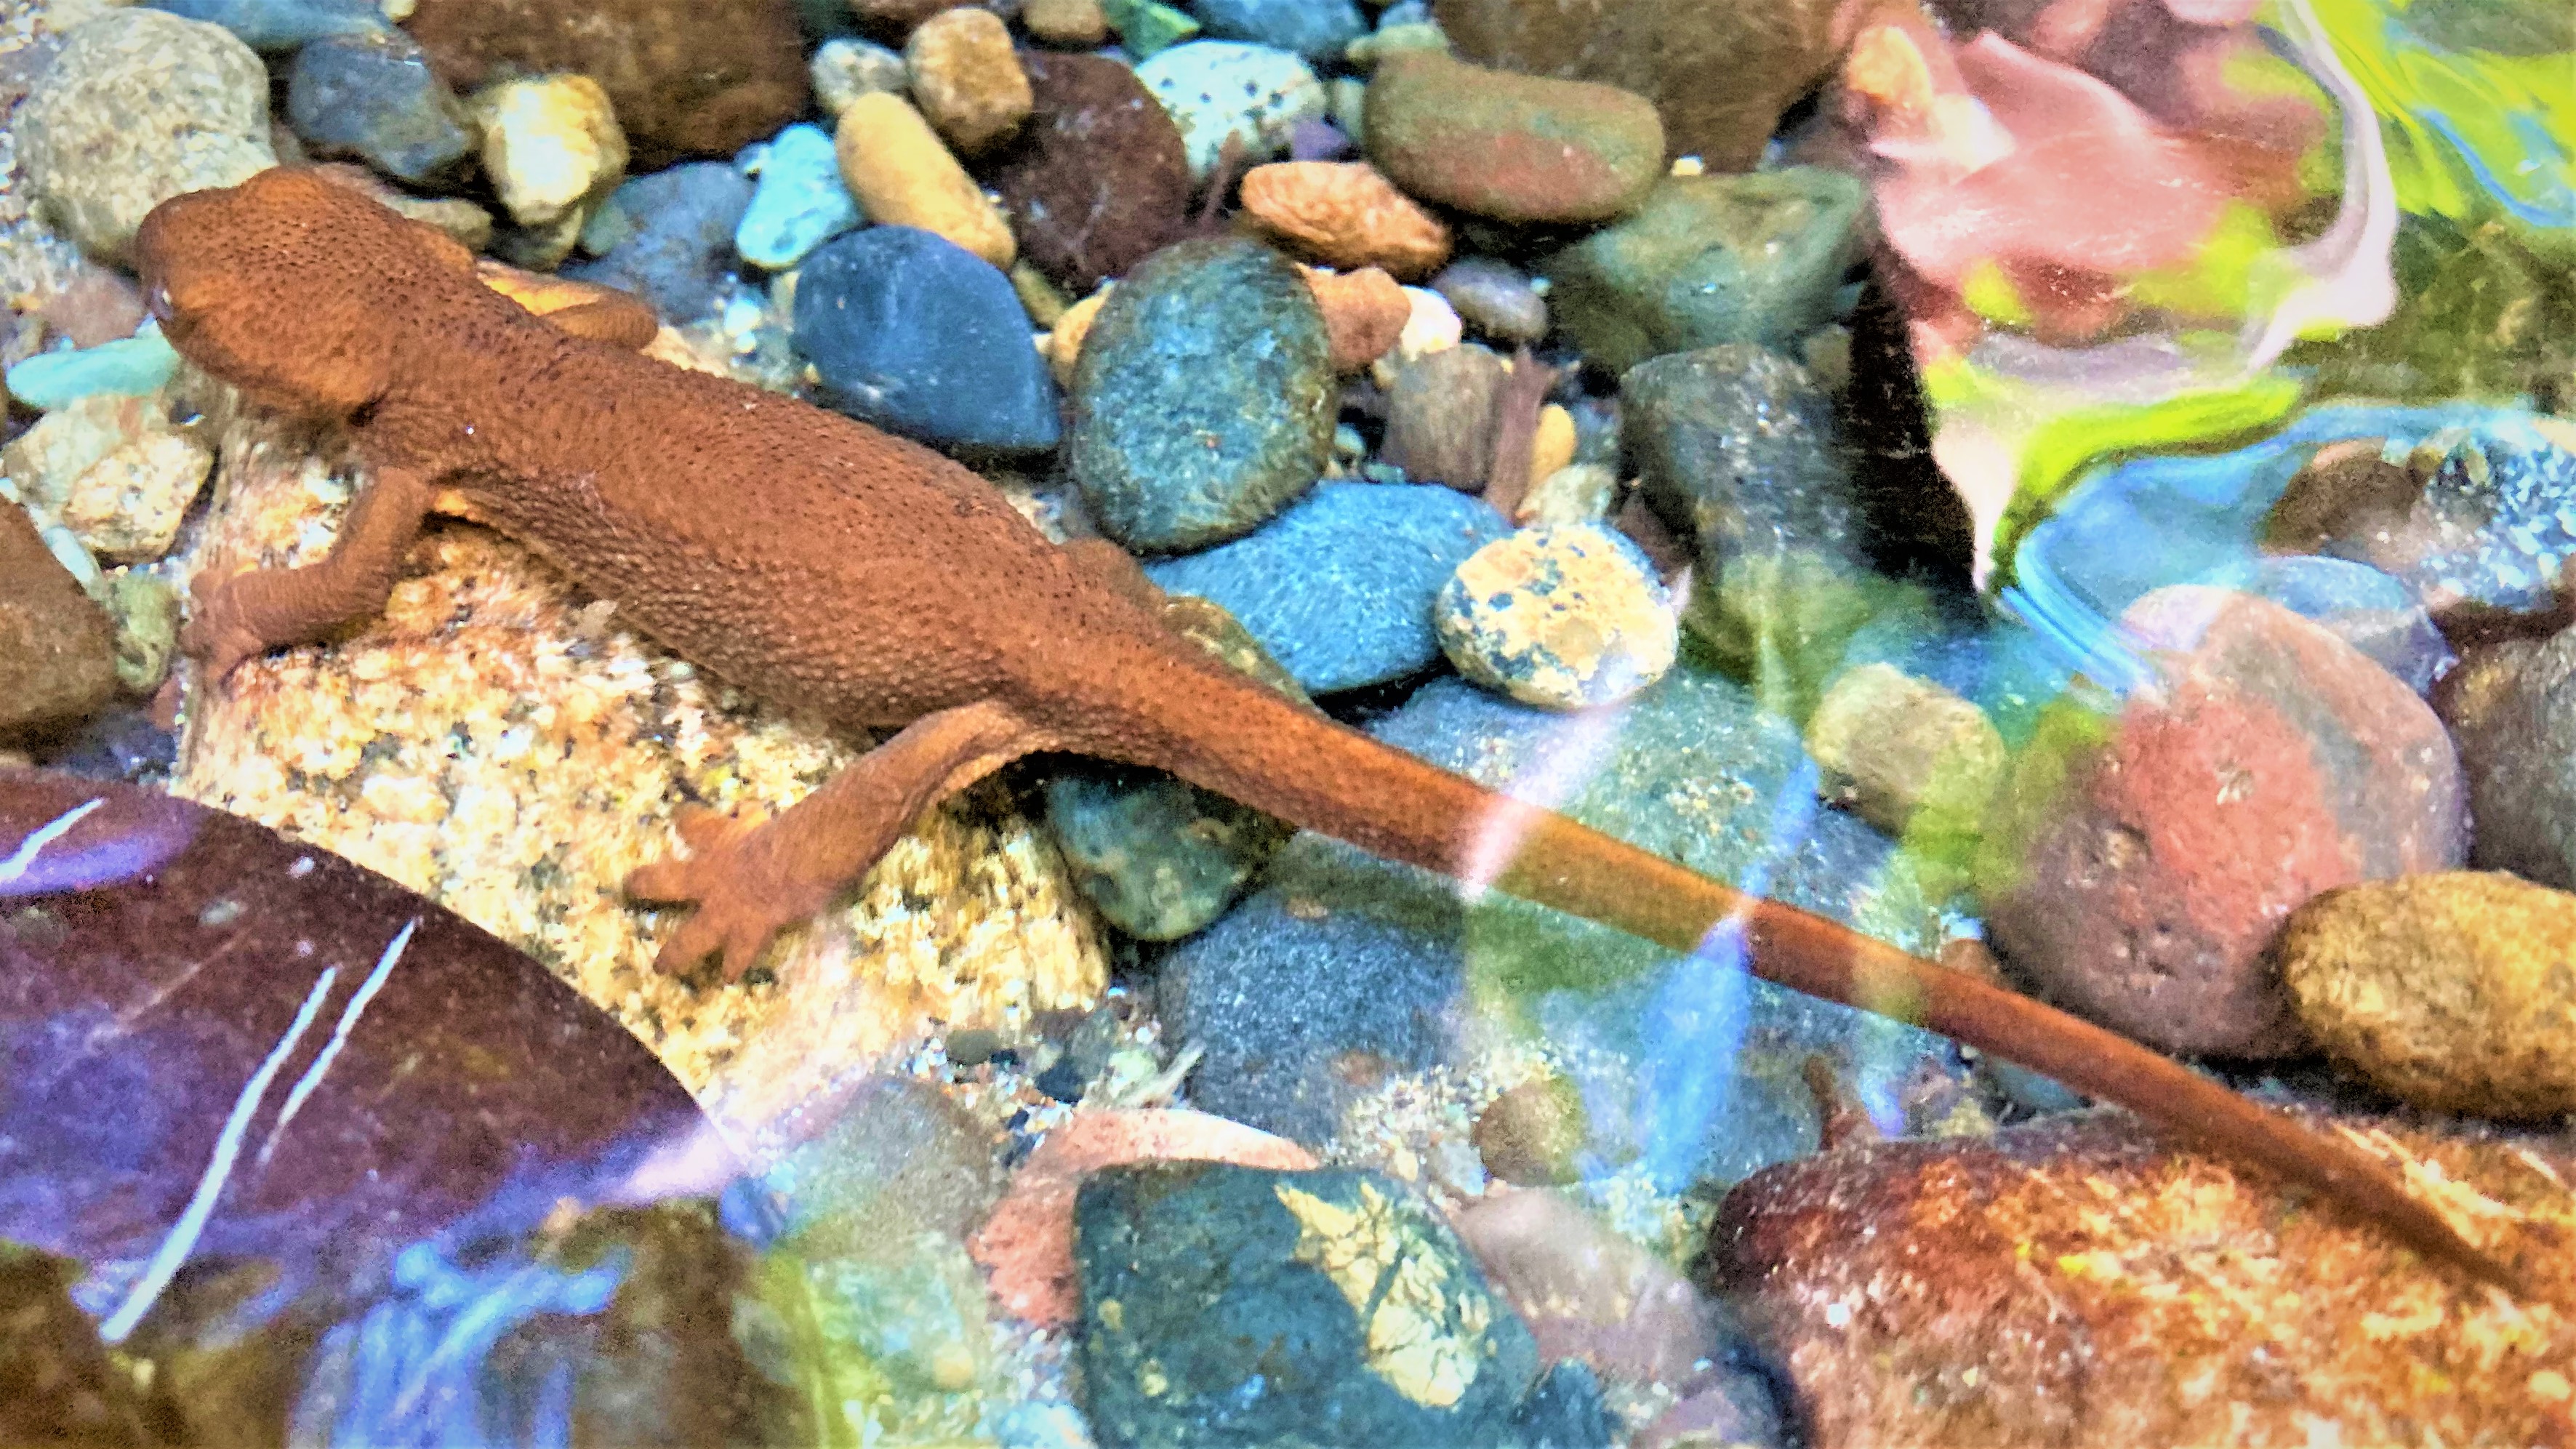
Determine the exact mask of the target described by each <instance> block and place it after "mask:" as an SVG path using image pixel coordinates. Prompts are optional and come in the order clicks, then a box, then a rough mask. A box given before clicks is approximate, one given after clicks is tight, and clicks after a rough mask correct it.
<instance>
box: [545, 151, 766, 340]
mask: <svg viewBox="0 0 2576 1449" xmlns="http://www.w3.org/2000/svg"><path fill="white" fill-rule="evenodd" d="M751 192H752V184H751V181H750V178H748V177H746V176H744V175H743V174H742V173H740V172H738V171H736V170H734V169H733V168H732V167H731V166H729V165H726V164H725V163H724V162H721V161H695V162H691V163H690V164H688V165H686V166H674V167H671V168H670V169H669V170H667V171H656V172H653V173H651V174H650V175H645V176H638V177H636V178H635V179H634V180H632V181H629V182H627V183H626V184H625V185H623V186H620V187H618V188H617V191H616V194H615V195H614V196H612V197H611V198H610V200H609V204H610V205H611V206H614V207H616V208H617V209H618V210H619V211H620V212H622V213H624V214H625V216H626V217H627V219H628V220H629V221H630V223H631V224H632V226H633V228H634V229H633V231H632V232H631V233H629V234H628V236H627V237H626V239H625V240H623V241H620V242H619V243H618V244H617V245H616V246H615V247H613V248H611V249H610V250H609V252H608V253H607V254H606V255H605V256H602V257H600V258H599V259H598V260H596V261H591V262H584V263H581V264H579V265H576V266H569V267H566V268H564V269H563V274H564V275H565V276H567V277H572V278H575V279H577V280H579V281H584V282H597V283H599V284H600V285H602V286H608V287H616V288H619V289H620V290H623V291H628V292H633V293H634V294H636V295H637V296H639V297H642V298H643V299H644V300H646V301H648V302H650V303H652V304H653V310H654V311H656V312H659V313H660V314H662V317H663V318H664V319H665V320H666V321H670V322H694V321H696V320H697V319H698V318H700V317H703V316H705V315H707V313H709V312H711V311H713V310H714V309H715V305H716V292H717V288H718V286H719V284H720V283H721V282H722V280H723V278H724V276H725V273H726V271H727V270H728V268H729V267H730V266H731V264H732V261H733V232H734V228H735V227H737V226H740V225H741V224H742V214H743V212H744V210H745V209H747V208H748V207H750V205H751Z"/></svg>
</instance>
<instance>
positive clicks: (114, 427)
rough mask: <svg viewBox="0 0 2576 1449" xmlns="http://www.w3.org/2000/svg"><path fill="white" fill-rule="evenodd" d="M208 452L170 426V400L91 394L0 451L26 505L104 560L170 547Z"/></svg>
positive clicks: (209, 459)
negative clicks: (69, 531)
mask: <svg viewBox="0 0 2576 1449" xmlns="http://www.w3.org/2000/svg"><path fill="white" fill-rule="evenodd" d="M213 464H214V455H213V453H212V452H210V451H209V450H208V449H207V447H206V445H205V443H204V442H202V441H200V440H199V438H198V437H197V434H196V431H195V430H194V429H186V428H176V427H173V426H172V425H171V423H170V405H169V399H168V398H167V396H166V395H164V394H162V393H158V392H156V393H152V394H150V395H149V396H145V397H134V396H129V395H124V394H112V393H92V394H90V395H89V396H87V397H83V398H75V399H74V400H73V401H72V402H70V403H69V404H67V405H65V406H63V407H59V408H56V409H54V410H53V411H52V412H50V413H47V414H46V415H45V416H44V417H43V418H41V419H39V420H37V423H36V425H35V426H34V427H32V428H29V429H28V430H27V431H26V432H25V433H23V434H21V435H19V437H18V439H17V441H15V442H13V443H11V444H10V445H9V447H8V449H7V450H6V451H5V452H0V470H5V471H6V472H7V474H8V476H9V479H10V481H11V482H13V483H15V484H17V485H18V491H19V493H20V495H21V496H23V497H24V498H25V499H26V501H27V504H28V506H29V507H31V508H33V509H34V510H36V512H37V513H38V514H40V515H43V516H47V517H49V518H50V519H51V520H53V521H55V522H59V523H61V524H62V525H63V526H64V527H66V528H69V529H70V530H71V531H72V533H73V535H74V536H75V537H77V538H78V539H80V541H81V546H82V547H84V548H86V549H88V550H89V551H90V552H91V553H93V554H95V555H97V556H98V557H99V559H100V560H101V561H103V562H106V563H144V562H148V561H150V560H152V559H157V558H159V557H160V556H161V555H163V554H165V553H167V552H169V551H170V544H171V541H172V540H174V539H175V538H177V537H178V534H179V522H180V520H181V519H182V518H183V517H184V516H185V515H186V514H187V511H188V505H190V504H191V503H194V502H195V501H196V499H197V490H198V489H199V488H200V487H202V486H203V485H204V483H205V481H206V470H207V469H208V468H209V467H211V466H213Z"/></svg>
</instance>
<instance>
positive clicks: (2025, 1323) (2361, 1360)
mask: <svg viewBox="0 0 2576 1449" xmlns="http://www.w3.org/2000/svg"><path fill="white" fill-rule="evenodd" d="M2337 1125H2340V1126H2342V1127H2343V1128H2345V1130H2348V1131H2353V1132H2355V1133H2356V1134H2357V1135H2358V1137H2359V1139H2360V1141H2361V1143H2362V1145H2363V1146H2365V1147H2366V1148H2367V1149H2368V1150H2370V1151H2372V1152H2375V1153H2378V1154H2380V1155H2382V1156H2383V1157H2385V1158H2387V1159H2389V1160H2390V1162H2391V1163H2392V1165H2394V1166H2397V1167H2399V1168H2401V1169H2403V1170H2405V1172H2406V1175H2407V1177H2408V1179H2409V1180H2410V1181H2411V1182H2413V1183H2415V1184H2416V1187H2417V1191H2419V1192H2421V1193H2424V1194H2426V1195H2428V1196H2430V1197H2431V1198H2432V1199H2433V1200H2434V1201H2436V1202H2438V1203H2439V1204H2440V1205H2441V1206H2442V1207H2443V1209H2444V1211H2445V1215H2446V1216H2447V1217H2449V1218H2450V1220H2451V1221H2452V1222H2453V1223H2454V1224H2457V1225H2458V1226H2459V1227H2460V1229H2461V1231H2463V1232H2465V1233H2467V1234H2468V1235H2469V1236H2470V1237H2471V1239H2472V1240H2473V1241H2476V1242H2479V1243H2481V1244H2483V1245H2485V1246H2487V1247H2489V1248H2490V1249H2491V1250H2501V1251H2504V1252H2507V1253H2508V1254H2512V1255H2516V1256H2518V1258H2519V1265H2520V1267H2521V1269H2522V1271H2523V1272H2524V1273H2526V1274H2527V1275H2529V1276H2531V1277H2532V1278H2534V1279H2536V1280H2537V1281H2539V1282H2540V1283H2542V1284H2545V1285H2547V1286H2548V1291H2549V1293H2550V1295H2551V1296H2552V1298H2553V1299H2554V1300H2555V1301H2556V1302H2559V1303H2564V1302H2567V1301H2569V1297H2570V1294H2571V1292H2576V1195H2571V1194H2570V1193H2569V1191H2568V1184H2569V1183H2570V1182H2571V1181H2576V1154H2571V1153H2570V1151H2569V1148H2568V1144H2567V1143H2566V1141H2565V1139H2563V1138H2558V1139H2551V1138H2524V1139H2520V1140H2515V1139H2499V1138H2496V1137H2493V1136H2489V1135H2486V1134H2483V1133H2471V1134H2466V1135H2459V1136H2446V1135H2437V1134H2434V1133H2430V1132H2425V1131H2422V1130H2419V1129H2414V1128H2407V1127H2400V1126H2396V1125H2393V1124H2387V1123H2382V1122H2378V1121H2374V1120H2371V1119H2367V1118H2363V1119H2358V1120H2347V1121H2345V1122H2343V1123H2340V1124H2337ZM1710 1247H1711V1250H1712V1252H1711V1256H1712V1258H1713V1259H1714V1260H1715V1262H1716V1263H1717V1265H1719V1268H1720V1271H1721V1273H1722V1275H1723V1277H1724V1279H1725V1281H1726V1284H1727V1286H1728V1287H1729V1288H1731V1289H1735V1290H1738V1291H1740V1292H1742V1293H1744V1294H1745V1295H1747V1296H1748V1297H1749V1300H1750V1304H1749V1316H1750V1317H1751V1319H1752V1321H1753V1322H1754V1323H1755V1324H1757V1325H1758V1326H1759V1327H1760V1330H1761V1335H1762V1336H1763V1337H1765V1338H1766V1339H1768V1345H1767V1346H1768V1347H1769V1348H1770V1350H1771V1352H1772V1355H1773V1357H1774V1359H1775V1361H1776V1362H1778V1363H1780V1364H1781V1365H1782V1366H1783V1367H1785V1368H1786V1369H1787V1370H1788V1373H1789V1376H1790V1378H1792V1379H1793V1380H1795V1381H1796V1384H1797V1387H1798V1397H1799V1399H1800V1400H1801V1401H1802V1403H1803V1405H1804V1407H1805V1409H1806V1415H1807V1422H1808V1425H1809V1431H1808V1432H1809V1437H1808V1440H1807V1442H1808V1443H1809V1444H1810V1445H1812V1446H1814V1449H1860V1446H1864V1445H1894V1444H1905V1445H1975V1446H1978V1449H2041V1446H2049V1449H2057V1446H2065V1445H2096V1444H2099V1445H2150V1444H2152V1445H2222V1444H2223V1445H2266V1446H2281V1449H2299V1446H2308V1445H2318V1444H2337V1445H2347V1446H2351V1445H2382V1444H2424V1445H2430V1444H2436V1443H2440V1444H2493V1445H2509V1444H2510V1445H2524V1444H2550V1443H2558V1444H2564V1443H2569V1442H2576V1420H2571V1417H2570V1408H2571V1404H2570V1398H2569V1392H2568V1381H2567V1377H2566V1376H2567V1373H2568V1365H2569V1364H2570V1363H2571V1362H2576V1318H2571V1317H2570V1316H2569V1315H2568V1314H2567V1313H2566V1312H2565V1311H2564V1310H2561V1309H2556V1308H2553V1307H2550V1306H2546V1305H2544V1304H2543V1303H2541V1302H2539V1301H2537V1300H2528V1301H2522V1302H2517V1301H2515V1300H2514V1299H2512V1298H2509V1297H2507V1296H2506V1295H2505V1294H2503V1293H2500V1292H2498V1291H2496V1290H2495V1289H2493V1288H2490V1287H2486V1286H2484V1285H2481V1284H2475V1283H2472V1282H2470V1281H2469V1280H2467V1279H2466V1278H2465V1277H2463V1276H2462V1275H2461V1274H2459V1273H2458V1272H2456V1271H2454V1270H2452V1269H2449V1268H2444V1267H2434V1266H2431V1265H2428V1264H2427V1263H2426V1262H2425V1261H2424V1260H2423V1259H2422V1258H2420V1257H2418V1256H2417V1255H2416V1254H2415V1253H2414V1252H2413V1251H2411V1250H2409V1249H2407V1248H2405V1247H2403V1246H2400V1245H2399V1244H2398V1243H2397V1242H2396V1241H2395V1240H2394V1239H2393V1238H2391V1237H2390V1236H2389V1235H2388V1234H2387V1233H2386V1232H2385V1231H2383V1230H2382V1229H2380V1228H2379V1227H2377V1226H2375V1225H2373V1224H2371V1223H2369V1222H2366V1221H2363V1220H2361V1219H2358V1218H2356V1217H2354V1216H2352V1215H2350V1214H2347V1213H2343V1212H2339V1211H2336V1210H2334V1209H2333V1208H2332V1207H2331V1206H2329V1205H2325V1204H2320V1203H2318V1202H2317V1201H2316V1200H2315V1199H2313V1198H2312V1197H2309V1196H2307V1195H2305V1194H2299V1195H2297V1196H2293V1195H2291V1194H2289V1193H2286V1192H2284V1191H2283V1189H2282V1188H2281V1187H2280V1186H2279V1184H2278V1183H2277V1182H2275V1181H2273V1180H2271V1179H2269V1178H2268V1177H2265V1176H2261V1175H2257V1174H2253V1173H2242V1174H2240V1173H2239V1172H2238V1171H2237V1170H2236V1169H2233V1168H2231V1167H2229V1166H2227V1165H2226V1164H2224V1163H2222V1162H2220V1161H2218V1160H2217V1159H2214V1158H2211V1157H2206V1156H2202V1155H2200V1154H2198V1153H2193V1152H2187V1151H2178V1150H2174V1149H2172V1148H2168V1147H2164V1146H2162V1145H2159V1144H2158V1143H2156V1142H2154V1141H2153V1140H2152V1139H2151V1138H2150V1137H2149V1136H2148V1135H2147V1133H2146V1132H2145V1130H2144V1129H2143V1128H2141V1127H2140V1126H2139V1125H2138V1124H2137V1122H2136V1121H2135V1120H2134V1119H2132V1118H2129V1117H2127V1116H2125V1115H2124V1114H2117V1113H2081V1114H2069V1115H2062V1116H2058V1117H2052V1118H2049V1119H2047V1120H2046V1121H2044V1122H2040V1123H2036V1124H2033V1125H2031V1126H2027V1127H2014V1128H2008V1129H2006V1130H2004V1131H2002V1132H1999V1133H1997V1134H1995V1135H1994V1136H1993V1137H1991V1138H1988V1139H1983V1140H1972V1139H1953V1140H1950V1141H1944V1142H1889V1143H1882V1144H1877V1145H1874V1146H1870V1147H1866V1148H1853V1149H1846V1150H1844V1151H1840V1152H1833V1153H1828V1154H1826V1155H1824V1156H1821V1157H1811V1158H1807V1159H1804V1160H1801V1161H1797V1162H1792V1163H1785V1164H1782V1165H1780V1166H1777V1167H1772V1168H1768V1169H1765V1170H1764V1171H1762V1172H1758V1173H1756V1174H1754V1175H1753V1176H1752V1177H1750V1178H1748V1179H1746V1180H1745V1181H1744V1182H1743V1183H1741V1184H1739V1185H1738V1186H1737V1187H1736V1188H1735V1189H1734V1191H1732V1192H1730V1193H1729V1194H1728V1195H1727V1198H1726V1202H1725V1206H1724V1207H1723V1209H1722V1210H1721V1212H1720V1215H1719V1220H1718V1224H1717V1226H1716V1228H1715V1229H1714V1230H1713V1231H1712V1233H1711V1237H1710Z"/></svg>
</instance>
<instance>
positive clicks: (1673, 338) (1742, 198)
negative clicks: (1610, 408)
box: [1541, 166, 1868, 372]
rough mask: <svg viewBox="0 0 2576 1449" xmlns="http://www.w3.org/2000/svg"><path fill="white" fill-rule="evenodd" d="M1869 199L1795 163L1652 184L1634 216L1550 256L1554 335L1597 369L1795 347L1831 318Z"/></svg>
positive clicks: (1855, 183)
mask: <svg viewBox="0 0 2576 1449" xmlns="http://www.w3.org/2000/svg"><path fill="white" fill-rule="evenodd" d="M1867 202H1868V192H1867V191H1866V190H1865V189H1864V188H1863V186H1862V185H1861V183H1860V181H1859V180H1858V179H1857V178H1855V177H1851V176H1848V175H1845V174H1843V173H1842V172H1839V171H1826V170H1821V169H1819V168H1816V167H1809V166H1798V167H1791V168H1789V169H1786V170H1782V171H1760V172H1752V173H1749V174H1746V175H1741V176H1674V177H1667V178H1665V179H1664V180H1662V181H1659V182H1657V183H1655V187H1654V190H1653V191H1652V192H1651V193H1649V194H1648V195H1647V197H1646V198H1645V204H1644V206H1643V208H1642V209H1640V210H1639V211H1638V212H1637V214H1636V215H1635V216H1632V217H1630V218H1628V219H1627V220H1625V221H1623V222H1620V223H1619V224H1618V225H1616V226H1612V227H1607V228H1604V229H1603V230H1601V231H1598V232H1595V233H1593V234H1592V235H1591V236H1589V237H1586V238H1585V239H1583V240H1582V241H1580V242H1577V243H1576V244H1574V245H1573V246H1571V247H1568V248H1566V249H1565V250H1564V251H1561V252H1558V253H1557V254H1556V255H1555V256H1553V257H1551V258H1549V259H1548V261H1547V262H1546V264H1545V265H1544V266H1543V267H1542V268H1541V271H1542V272H1543V273H1544V274H1545V275H1546V276H1547V278H1548V281H1549V283H1550V290H1549V292H1548V297H1547V302H1548V307H1549V308H1550V309H1551V310H1552V311H1553V312H1554V314H1555V317H1556V324H1557V330H1558V331H1559V332H1561V333H1562V334H1563V335H1565V336H1566V337H1568V338H1571V339H1572V340H1573V341H1574V343H1575V345H1577V346H1579V347H1581V348H1582V349H1583V353H1584V356H1585V357H1586V358H1588V359H1589V360H1590V361H1591V362H1592V363H1593V364H1594V365H1596V366H1598V367H1602V368H1605V369H1608V370H1610V371H1613V372H1624V371H1626V370H1627V369H1629V368H1631V367H1634V366H1636V365H1637V364H1638V363H1640V362H1643V361H1645V360H1646V359H1647V358H1650V357H1654V356H1657V355H1659V354H1662V353H1667V352H1683V351H1688V350H1690V349H1692V348H1697V347H1710V346H1714V345H1716V344H1718V343H1722V342H1758V343H1761V344H1763V345H1765V346H1768V347H1777V348H1783V349H1790V348H1794V347H1795V346H1796V344H1797V343H1798V341H1799V340H1800V339H1802V338H1804V337H1805V336H1806V335H1807V334H1808V333H1811V332H1813V331H1815V330H1816V329H1817V328H1818V327H1821V326H1823V325H1824V324H1825V323H1826V322H1828V321H1831V320H1832V318H1833V314H1834V297H1835V293H1836V292H1837V291H1839V290H1840V289H1841V287H1842V285H1843V277H1844V275H1845V274H1846V273H1847V272H1849V271H1850V270H1851V265H1852V263H1853V261H1854V260H1856V259H1857V258H1858V256H1859V255H1860V246H1861V242H1862V237H1861V228H1860V225H1859V222H1860V218H1861V213H1862V209H1863V207H1864V206H1865V205H1866V204H1867Z"/></svg>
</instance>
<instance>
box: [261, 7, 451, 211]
mask: <svg viewBox="0 0 2576 1449" xmlns="http://www.w3.org/2000/svg"><path fill="white" fill-rule="evenodd" d="M286 118H287V121H288V122H289V124H291V125H293V126H294V128H295V134H296V136H297V137H298V138H299V139H301V140H302V141H303V142H304V144H305V145H307V146H309V147H311V148H312V149H313V150H314V151H315V152H316V153H318V154H320V155H324V156H355V157H358V158H359V159H361V160H363V161H365V162H366V163H367V164H368V165H370V166H373V167H374V168H376V169H377V170H378V171H381V172H383V173H384V174H386V175H387V176H390V177H392V178H394V179H395V180H396V181H402V182H408V183H409V184H411V185H413V186H432V185H436V184H438V183H440V182H442V181H445V180H449V179H451V178H452V177H453V175H454V173H455V172H456V171H457V170H458V169H459V163H460V162H462V161H464V160H465V158H466V157H467V156H469V155H471V154H473V151H474V146H475V134H474V127H473V125H472V123H471V122H470V121H469V120H468V118H467V117H466V114H465V108H464V106H462V105H461V104H459V103H458V102H457V99H456V97H455V96H453V95H451V94H449V93H448V89H447V87H445V86H443V85H441V84H439V81H438V77H437V76H436V75H434V74H432V73H431V72H430V69H429V62H428V60H427V59H425V58H424V57H423V56H422V55H421V51H420V47H419V46H417V45H414V44H413V43H412V42H411V39H410V37H408V36H405V35H403V34H402V33H401V32H399V31H396V32H394V33H392V34H390V35H349V36H333V37H329V38H326V39H322V40H317V41H314V42H313V43H311V44H309V45H307V46H305V47H304V48H303V49H302V50H299V51H297V52H296V53H295V68H294V70H293V71H291V72H289V73H288V76H287V81H286Z"/></svg>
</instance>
